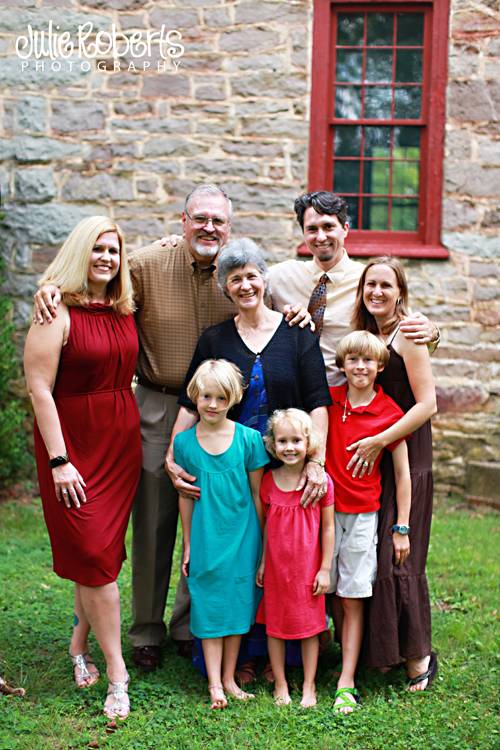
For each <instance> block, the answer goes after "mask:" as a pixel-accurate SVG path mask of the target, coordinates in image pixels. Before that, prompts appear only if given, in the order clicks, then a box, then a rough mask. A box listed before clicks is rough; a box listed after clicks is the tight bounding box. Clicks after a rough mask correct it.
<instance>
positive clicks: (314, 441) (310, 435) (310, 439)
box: [264, 409, 319, 458]
mask: <svg viewBox="0 0 500 750" xmlns="http://www.w3.org/2000/svg"><path fill="white" fill-rule="evenodd" d="M280 422H290V424H291V425H292V426H293V427H295V429H296V430H299V431H300V432H301V433H302V435H304V437H305V438H306V441H307V457H308V458H309V457H310V456H312V455H313V454H314V452H315V451H316V449H317V447H318V445H319V439H318V435H317V433H316V430H315V429H314V425H313V422H312V419H311V417H310V416H309V414H307V413H306V412H305V411H302V410H301V409H277V410H276V411H274V412H273V413H272V414H271V416H270V417H269V420H268V422H267V432H266V434H265V435H264V443H265V446H266V448H267V450H268V451H269V453H270V454H271V456H274V458H278V457H277V455H276V451H275V448H274V430H275V429H276V427H277V426H278V425H279V424H280Z"/></svg>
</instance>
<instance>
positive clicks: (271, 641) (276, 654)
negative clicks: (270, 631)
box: [267, 635, 292, 706]
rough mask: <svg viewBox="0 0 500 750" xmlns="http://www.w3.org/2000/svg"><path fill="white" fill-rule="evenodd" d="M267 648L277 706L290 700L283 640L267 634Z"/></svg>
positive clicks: (286, 703) (285, 704) (284, 704)
mask: <svg viewBox="0 0 500 750" xmlns="http://www.w3.org/2000/svg"><path fill="white" fill-rule="evenodd" d="M267 650H268V651H269V659H270V661H271V666H272V668H273V674H274V693H273V695H274V702H275V703H276V705H277V706H287V705H288V704H289V703H291V702H292V700H291V698H290V693H289V692H288V683H287V681H286V675H285V641H283V640H282V639H281V638H273V637H272V636H270V635H268V636H267Z"/></svg>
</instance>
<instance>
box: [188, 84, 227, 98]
mask: <svg viewBox="0 0 500 750" xmlns="http://www.w3.org/2000/svg"><path fill="white" fill-rule="evenodd" d="M194 98H195V99H198V100H202V101H203V100H207V101H213V102H218V101H220V100H224V99H226V90H225V86H224V81H221V82H220V83H217V84H215V83H209V84H202V85H200V86H196V87H195V90H194Z"/></svg>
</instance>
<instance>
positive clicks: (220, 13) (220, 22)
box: [203, 8, 232, 29]
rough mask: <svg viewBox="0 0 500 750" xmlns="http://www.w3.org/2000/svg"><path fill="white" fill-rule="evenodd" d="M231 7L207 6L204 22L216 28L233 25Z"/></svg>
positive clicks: (204, 12)
mask: <svg viewBox="0 0 500 750" xmlns="http://www.w3.org/2000/svg"><path fill="white" fill-rule="evenodd" d="M231 23H232V22H231V14H230V12H229V8H206V9H205V10H204V11H203V24H204V25H205V26H209V27H212V28H215V29H222V28H224V26H231Z"/></svg>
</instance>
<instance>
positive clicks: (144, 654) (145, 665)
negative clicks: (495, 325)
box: [132, 646, 161, 672]
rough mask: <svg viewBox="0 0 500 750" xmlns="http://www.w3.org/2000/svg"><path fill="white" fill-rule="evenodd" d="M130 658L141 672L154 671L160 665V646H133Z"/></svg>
mask: <svg viewBox="0 0 500 750" xmlns="http://www.w3.org/2000/svg"><path fill="white" fill-rule="evenodd" d="M132 659H133V661H134V664H135V665H136V666H137V667H140V668H141V669H142V671H143V672H154V671H155V669H158V667H159V666H160V661H161V648H160V647H159V646H134V650H133V653H132Z"/></svg>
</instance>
